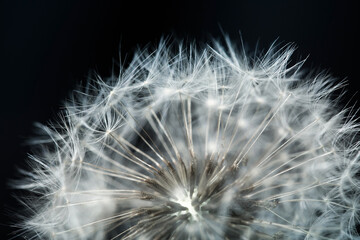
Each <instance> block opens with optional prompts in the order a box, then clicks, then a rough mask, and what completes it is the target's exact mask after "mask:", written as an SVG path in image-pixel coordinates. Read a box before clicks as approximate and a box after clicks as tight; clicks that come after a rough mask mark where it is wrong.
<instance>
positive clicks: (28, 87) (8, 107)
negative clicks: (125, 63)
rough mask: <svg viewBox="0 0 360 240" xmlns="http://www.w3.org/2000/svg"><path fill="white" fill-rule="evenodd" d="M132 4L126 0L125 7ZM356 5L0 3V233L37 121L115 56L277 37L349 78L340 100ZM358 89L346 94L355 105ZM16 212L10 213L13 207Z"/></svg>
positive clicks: (355, 43) (355, 55) (353, 85)
mask: <svg viewBox="0 0 360 240" xmlns="http://www.w3.org/2000/svg"><path fill="white" fill-rule="evenodd" d="M130 2H131V3H130ZM355 2H356V1H331V0H324V1H289V0H284V1H280V0H272V1H267V0H263V1H259V0H258V1H256V0H248V1H235V0H233V1H225V0H223V1H221V0H219V1H214V0H208V1H188V0H186V1H171V0H168V1H164V2H158V1H146V2H138V1H128V2H125V1H116V2H110V1H95V0H84V1H79V0H73V1H64V0H43V1H36V0H34V1H29V0H22V1H20V0H19V1H18V0H8V1H0V59H1V60H0V61H1V62H0V81H1V82H0V97H1V99H0V104H1V108H0V116H1V118H0V121H1V122H0V139H1V143H0V161H1V162H0V183H1V191H0V195H1V198H0V200H1V210H0V211H1V212H0V215H1V221H0V224H1V226H0V227H1V237H0V239H7V238H9V235H8V234H9V232H10V231H11V230H10V228H9V227H8V226H7V225H8V224H9V223H10V221H9V215H10V216H11V215H12V214H11V211H12V210H14V208H16V204H15V203H14V198H12V197H11V190H10V188H9V187H7V183H8V180H9V179H11V178H14V177H15V175H16V174H15V173H16V168H17V167H19V166H20V167H24V166H25V164H24V160H25V159H26V154H27V152H28V151H29V148H28V147H27V146H26V145H24V143H25V141H26V140H27V139H28V138H29V137H31V136H32V135H33V134H34V133H33V132H34V131H33V130H34V127H33V123H34V122H41V123H46V122H47V121H48V120H50V119H54V117H55V116H56V113H57V112H58V111H59V110H60V109H61V106H62V101H63V100H64V99H66V97H67V96H68V94H69V92H70V91H71V90H72V89H73V88H74V87H75V86H76V85H77V84H79V83H80V82H81V81H86V76H87V74H88V73H89V71H90V70H95V71H97V72H98V73H99V74H100V75H102V76H109V75H110V74H111V70H112V66H113V62H114V60H115V62H116V60H118V59H119V50H120V45H121V56H122V58H124V57H125V56H128V58H129V57H130V56H131V54H132V52H133V51H134V50H135V49H136V48H137V47H138V46H139V47H144V46H145V45H146V44H148V43H150V44H151V45H153V46H154V45H156V43H157V42H158V41H159V39H160V38H161V37H162V36H172V37H173V39H185V40H190V41H192V40H194V39H195V40H198V41H202V42H206V41H209V39H210V37H211V36H212V37H216V38H221V36H222V33H221V29H223V31H224V32H226V33H228V34H229V35H230V36H231V38H232V39H233V40H234V41H239V40H240V37H239V32H240V31H241V34H242V38H243V40H244V42H245V43H247V44H248V46H249V48H250V49H251V48H255V46H256V43H257V42H258V46H259V48H260V49H264V48H266V47H268V46H269V45H270V44H271V43H272V42H273V41H274V40H275V39H277V38H278V39H279V41H280V42H283V43H288V42H293V43H295V44H296V45H297V46H298V50H297V52H296V54H295V57H294V60H298V59H300V58H301V57H302V58H305V57H307V56H308V55H310V57H309V59H308V61H307V63H306V64H305V67H306V68H314V67H315V68H316V69H323V70H329V72H330V73H332V75H333V76H335V77H337V78H338V79H339V80H342V79H345V78H346V79H347V80H348V83H349V84H348V86H347V88H348V90H349V91H348V94H347V95H346V101H348V100H350V99H351V97H352V96H354V94H355V93H356V92H357V91H358V90H359V89H360V84H359V82H358V81H359V75H360V74H359V68H360V66H359V37H358V36H357V35H358V34H359V15H358V12H359V8H358V7H357V6H356V4H355ZM358 96H359V95H358V94H357V95H355V96H354V97H353V98H352V100H351V101H352V103H353V104H356V108H359V106H360V105H359V104H358V103H356V100H357V99H358ZM9 209H12V210H9Z"/></svg>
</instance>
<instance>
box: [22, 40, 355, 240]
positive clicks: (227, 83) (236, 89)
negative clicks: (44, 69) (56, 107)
mask: <svg viewBox="0 0 360 240" xmlns="http://www.w3.org/2000/svg"><path fill="white" fill-rule="evenodd" d="M226 42H227V45H226V47H223V46H222V45H221V44H220V43H216V44H215V47H205V48H204V49H203V50H202V51H198V50H196V49H195V47H193V46H189V47H187V48H184V47H180V48H179V50H177V51H176V50H175V51H173V48H172V47H167V46H166V44H165V43H164V42H161V43H160V44H159V47H158V49H156V50H155V51H153V52H148V51H142V52H141V53H139V54H137V55H135V57H134V59H133V61H132V62H131V63H130V64H129V66H128V67H127V68H122V69H120V70H121V71H120V72H121V73H120V74H119V76H117V77H113V78H109V79H101V78H98V80H97V81H96V82H95V83H94V82H91V83H89V84H88V86H87V87H86V88H85V89H84V90H83V91H82V93H77V94H74V96H73V99H72V101H71V102H69V103H67V104H66V110H65V112H64V113H63V117H62V120H61V121H60V123H59V124H58V125H56V126H52V127H46V126H41V128H42V129H43V130H44V132H45V133H46V137H43V138H42V139H40V140H34V143H36V144H37V145H38V146H39V147H40V149H41V153H39V154H37V155H36V156H32V157H31V159H30V163H31V166H32V171H31V172H26V173H25V174H26V175H27V178H26V180H24V181H23V182H21V183H20V184H18V186H17V187H19V188H22V189H27V190H29V191H31V192H32V194H29V196H28V197H27V198H26V199H22V201H23V202H24V204H25V205H26V207H27V212H28V214H29V215H28V216H26V220H24V221H23V222H22V223H21V224H19V227H20V228H22V229H23V231H22V233H21V234H22V235H23V236H26V237H28V238H29V239H33V238H40V239H42V238H43V239H64V240H65V239H179V240H180V239H281V238H283V239H359V238H360V235H359V233H358V232H357V226H358V225H359V219H360V213H359V210H360V202H359V199H360V197H359V196H360V180H359V178H360V177H359V173H360V162H359V141H358V125H357V124H356V123H355V120H354V117H352V116H350V117H346V116H347V115H346V114H347V111H346V110H341V111H339V110H338V109H337V108H336V106H335V107H334V102H336V100H337V99H334V98H331V97H330V96H331V94H332V93H333V92H334V91H336V90H337V89H339V88H340V87H341V84H336V83H334V81H333V80H332V79H331V78H330V77H328V76H324V75H318V76H316V77H314V76H309V75H306V74H304V73H303V72H302V71H301V69H300V67H301V65H302V62H300V63H297V64H293V65H290V64H289V59H290V56H291V54H292V52H293V47H292V46H290V45H287V46H285V47H283V48H281V49H276V48H275V47H271V48H270V49H269V50H268V51H267V52H266V53H265V54H263V55H261V56H250V55H246V54H245V53H243V52H238V51H237V50H236V48H235V47H233V46H232V45H231V44H230V43H229V41H228V40H227V41H226Z"/></svg>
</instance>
